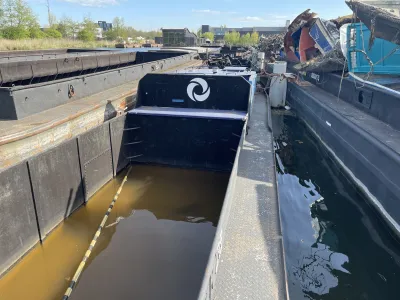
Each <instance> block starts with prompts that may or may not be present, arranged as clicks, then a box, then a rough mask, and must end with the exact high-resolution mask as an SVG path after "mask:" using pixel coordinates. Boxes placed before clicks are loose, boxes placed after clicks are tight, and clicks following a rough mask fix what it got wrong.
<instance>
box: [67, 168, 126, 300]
mask: <svg viewBox="0 0 400 300" xmlns="http://www.w3.org/2000/svg"><path fill="white" fill-rule="evenodd" d="M131 168H132V167H129V169H128V172H127V173H126V175H125V177H124V180H123V181H122V183H121V185H120V187H119V189H118V191H117V193H116V194H115V196H114V199H113V201H111V204H110V206H109V207H108V209H107V212H106V214H105V215H104V217H103V220H102V221H101V223H100V226H99V228H98V229H97V231H96V233H95V235H94V237H93V239H92V242H91V243H90V245H89V248H88V250H87V251H86V253H85V256H84V257H83V259H82V261H81V263H80V264H79V267H78V269H77V270H76V272H75V275H74V277H73V278H72V280H71V283H70V284H69V287H68V289H67V290H66V291H65V294H64V297H63V300H67V299H68V298H69V297H70V296H71V293H72V290H73V289H74V287H75V286H76V283H77V282H78V279H79V277H80V276H81V273H82V271H83V268H84V267H85V264H86V262H87V260H88V259H89V256H90V254H92V250H93V248H94V246H95V245H96V242H97V239H98V238H99V236H100V234H101V230H102V229H103V228H104V225H105V224H106V222H107V219H108V216H109V215H110V213H111V210H112V209H113V207H114V204H115V202H117V199H118V196H119V194H120V193H121V191H122V187H123V186H124V184H125V182H126V181H127V180H128V175H129V173H130V172H131Z"/></svg>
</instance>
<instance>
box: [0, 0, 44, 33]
mask: <svg viewBox="0 0 400 300" xmlns="http://www.w3.org/2000/svg"><path fill="white" fill-rule="evenodd" d="M2 11H3V16H2V18H1V25H2V36H3V37H5V38H7V39H23V38H28V37H31V35H32V34H33V35H38V36H39V35H40V34H39V33H38V30H40V28H39V23H38V21H37V17H36V16H35V15H34V14H33V12H32V9H31V8H30V7H29V6H28V4H27V3H26V2H25V1H23V0H6V1H5V2H4V3H3V8H2Z"/></svg>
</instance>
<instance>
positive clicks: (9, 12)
mask: <svg viewBox="0 0 400 300" xmlns="http://www.w3.org/2000/svg"><path fill="white" fill-rule="evenodd" d="M48 21H49V27H47V28H44V29H43V30H42V29H41V27H40V24H39V21H38V17H37V16H36V15H35V14H34V13H33V11H32V9H31V7H30V6H29V5H28V3H27V2H26V1H25V0H0V38H5V39H11V40H17V39H28V38H31V39H40V38H68V39H79V40H83V41H94V40H95V39H96V31H97V27H98V25H97V23H96V22H94V21H93V20H92V19H91V18H90V17H89V16H87V17H85V18H84V19H83V20H82V21H81V22H76V21H74V20H72V18H70V17H67V16H63V17H62V18H61V19H59V20H57V19H56V17H55V16H54V15H52V14H51V12H50V9H49V15H48ZM112 23H113V28H112V29H111V30H108V31H106V32H103V37H105V38H106V39H108V40H117V39H126V38H128V37H131V38H132V39H135V38H137V37H139V36H142V37H144V38H146V39H154V37H155V36H161V33H160V32H159V31H147V32H146V31H141V30H136V29H134V28H133V27H130V26H125V24H124V20H123V18H118V17H117V18H114V20H113V22H112Z"/></svg>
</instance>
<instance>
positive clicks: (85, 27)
mask: <svg viewBox="0 0 400 300" xmlns="http://www.w3.org/2000/svg"><path fill="white" fill-rule="evenodd" d="M96 27H97V25H96V24H95V23H94V22H93V21H92V19H90V18H89V17H85V18H84V19H83V22H82V24H81V30H79V32H78V39H80V40H82V41H86V42H91V41H94V40H95V39H96Z"/></svg>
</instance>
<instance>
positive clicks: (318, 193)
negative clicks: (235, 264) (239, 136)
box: [273, 114, 400, 300]
mask: <svg viewBox="0 0 400 300" xmlns="http://www.w3.org/2000/svg"><path fill="white" fill-rule="evenodd" d="M273 125H274V126H273V127H274V137H275V142H276V146H275V147H276V154H277V155H276V159H277V178H278V184H279V197H280V203H281V215H282V225H283V236H284V245H285V251H286V253H285V254H286V256H285V257H286V264H287V272H288V277H289V292H290V297H291V299H292V300H296V299H335V300H336V299H399V292H398V291H399V283H400V246H399V243H398V242H397V241H396V240H395V239H394V238H393V236H392V235H391V234H390V230H389V229H388V227H387V226H386V225H385V224H384V223H383V221H382V219H381V218H380V217H379V216H378V215H377V213H376V211H375V210H374V209H373V208H372V207H371V206H370V205H369V204H368V201H367V199H365V197H364V196H363V195H361V194H360V193H359V191H358V190H357V189H356V188H355V186H354V185H353V184H352V183H351V182H350V181H349V180H347V177H346V176H344V175H343V173H342V172H341V170H340V169H339V167H338V166H337V164H336V163H334V162H333V161H332V160H331V158H330V157H329V156H328V154H327V153H326V150H325V149H324V148H323V146H322V145H321V143H320V141H318V140H317V139H316V138H315V137H314V136H313V134H312V133H311V132H310V131H309V129H308V128H306V126H305V125H304V123H302V122H300V121H299V119H297V118H296V117H294V116H290V115H279V114H275V115H274V116H273Z"/></svg>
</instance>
